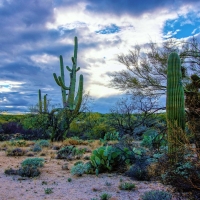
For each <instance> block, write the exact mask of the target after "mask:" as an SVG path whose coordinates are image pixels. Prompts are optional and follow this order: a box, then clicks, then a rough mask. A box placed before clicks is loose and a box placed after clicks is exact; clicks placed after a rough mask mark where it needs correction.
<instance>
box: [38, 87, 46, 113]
mask: <svg viewBox="0 0 200 200" xmlns="http://www.w3.org/2000/svg"><path fill="white" fill-rule="evenodd" d="M38 95H39V102H38V106H39V113H46V112H47V94H45V95H44V103H42V95H41V90H39V91H38Z"/></svg>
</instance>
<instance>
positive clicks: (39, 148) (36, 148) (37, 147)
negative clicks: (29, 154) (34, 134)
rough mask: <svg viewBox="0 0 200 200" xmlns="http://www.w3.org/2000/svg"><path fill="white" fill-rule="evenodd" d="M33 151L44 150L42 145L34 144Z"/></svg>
mask: <svg viewBox="0 0 200 200" xmlns="http://www.w3.org/2000/svg"><path fill="white" fill-rule="evenodd" d="M32 151H33V152H40V151H42V147H41V146H40V145H39V144H37V143H36V144H34V146H33V148H32Z"/></svg>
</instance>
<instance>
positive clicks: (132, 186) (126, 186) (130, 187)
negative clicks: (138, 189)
mask: <svg viewBox="0 0 200 200" xmlns="http://www.w3.org/2000/svg"><path fill="white" fill-rule="evenodd" d="M119 188H120V189H121V190H134V189H135V184H133V183H129V182H123V183H120V185H119Z"/></svg>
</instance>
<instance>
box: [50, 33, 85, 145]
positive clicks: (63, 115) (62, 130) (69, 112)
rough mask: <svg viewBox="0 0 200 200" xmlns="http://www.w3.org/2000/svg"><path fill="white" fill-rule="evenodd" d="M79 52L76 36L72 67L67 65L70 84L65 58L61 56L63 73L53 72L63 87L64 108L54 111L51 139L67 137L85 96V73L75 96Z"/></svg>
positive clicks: (80, 79)
mask: <svg viewBox="0 0 200 200" xmlns="http://www.w3.org/2000/svg"><path fill="white" fill-rule="evenodd" d="M77 53H78V39H77V37H75V38H74V55H73V57H72V58H71V59H72V68H70V67H68V66H66V68H67V70H68V71H69V72H70V76H69V81H70V84H69V86H66V85H65V76H64V64H63V58H62V56H60V71H61V75H60V76H57V75H56V74H55V73H53V76H54V79H55V81H56V83H57V85H58V86H60V88H61V93H62V101H63V108H62V109H56V110H53V113H54V114H55V113H57V116H56V118H55V120H54V121H55V126H54V127H56V128H55V129H54V131H53V133H52V136H51V140H52V141H53V140H55V139H56V138H60V139H62V138H63V137H66V134H67V130H68V129H69V126H70V123H71V122H72V120H73V119H74V118H75V117H76V116H77V114H78V113H79V110H80V107H81V102H82V96H83V75H82V74H81V75H80V77H79V86H78V92H77V94H76V97H75V90H76V73H77V72H78V71H79V70H80V67H77Z"/></svg>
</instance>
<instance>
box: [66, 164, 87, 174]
mask: <svg viewBox="0 0 200 200" xmlns="http://www.w3.org/2000/svg"><path fill="white" fill-rule="evenodd" d="M86 171H87V166H86V165H85V164H84V163H79V164H77V165H74V166H73V167H72V168H71V171H70V172H71V174H72V175H77V176H82V175H83V174H84V173H85V172H86Z"/></svg>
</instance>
